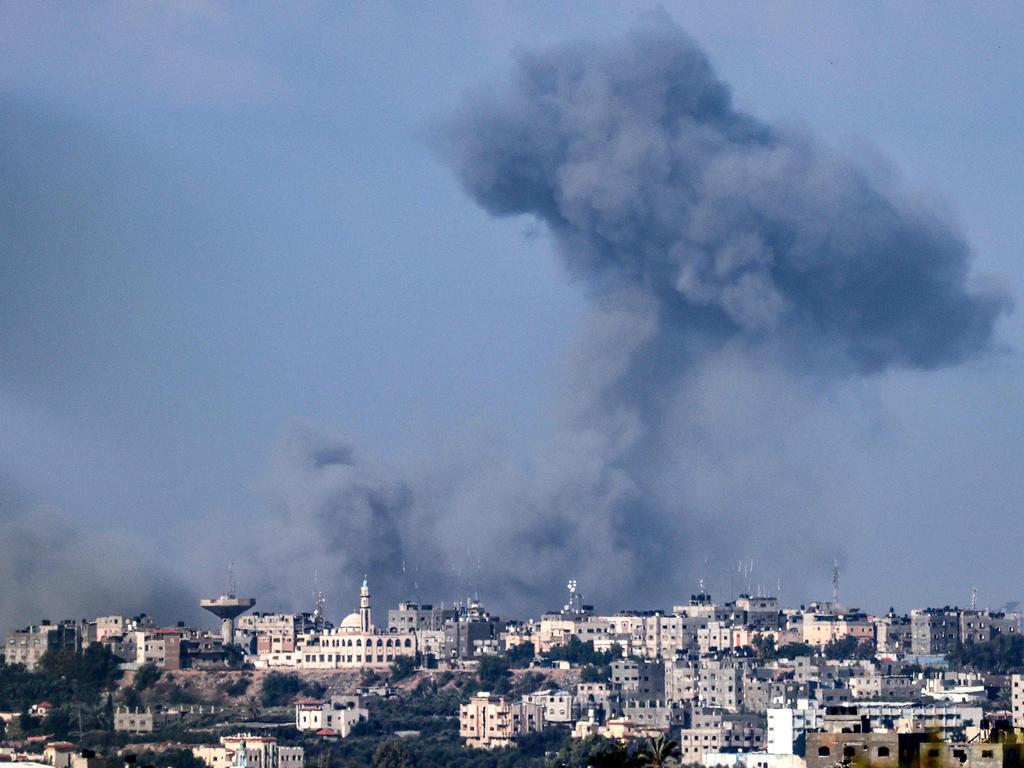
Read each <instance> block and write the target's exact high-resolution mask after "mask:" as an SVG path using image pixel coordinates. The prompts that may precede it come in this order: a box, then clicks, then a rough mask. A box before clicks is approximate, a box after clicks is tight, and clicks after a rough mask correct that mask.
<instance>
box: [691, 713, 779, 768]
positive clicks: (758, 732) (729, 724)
mask: <svg viewBox="0 0 1024 768" xmlns="http://www.w3.org/2000/svg"><path fill="white" fill-rule="evenodd" d="M763 743H764V721H763V717H762V716H760V715H749V714H743V715H741V714H736V713H729V712H722V711H721V710H708V709H695V710H694V711H693V716H692V721H691V724H690V726H689V727H688V728H682V729H680V731H679V749H680V752H681V754H682V760H681V762H682V763H684V764H689V763H699V762H702V761H703V758H704V754H705V753H707V752H727V753H728V752H751V751H753V750H757V749H761V747H762V746H763Z"/></svg>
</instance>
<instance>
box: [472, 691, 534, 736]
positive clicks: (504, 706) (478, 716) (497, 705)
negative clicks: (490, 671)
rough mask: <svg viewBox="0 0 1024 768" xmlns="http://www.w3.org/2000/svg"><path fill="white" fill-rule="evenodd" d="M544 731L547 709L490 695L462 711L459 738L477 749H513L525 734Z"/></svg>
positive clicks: (475, 699) (481, 696) (483, 695)
mask: <svg viewBox="0 0 1024 768" xmlns="http://www.w3.org/2000/svg"><path fill="white" fill-rule="evenodd" d="M542 730H544V707H543V706H542V705H540V704H528V703H525V702H522V701H512V700H511V699H508V698H506V697H505V696H496V695H493V694H490V693H478V694H476V695H475V696H474V697H473V698H472V699H471V700H470V701H469V703H468V704H463V705H461V706H460V707H459V737H460V738H463V739H465V740H466V746H468V747H473V748H476V749H493V748H495V747H510V746H512V745H513V744H515V740H516V739H517V738H518V737H519V736H522V735H523V734H525V733H533V732H535V731H542Z"/></svg>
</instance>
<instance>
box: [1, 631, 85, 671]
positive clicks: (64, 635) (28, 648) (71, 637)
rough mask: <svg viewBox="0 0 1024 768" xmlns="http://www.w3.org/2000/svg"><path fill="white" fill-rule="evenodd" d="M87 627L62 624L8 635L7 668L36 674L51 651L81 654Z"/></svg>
mask: <svg viewBox="0 0 1024 768" xmlns="http://www.w3.org/2000/svg"><path fill="white" fill-rule="evenodd" d="M82 635H83V627H82V625H80V624H79V623H78V622H75V621H61V622H60V623H58V624H51V623H50V622H49V621H43V622H42V623H40V624H35V625H32V626H28V627H25V628H24V629H17V630H13V631H11V632H8V633H7V641H6V642H5V643H4V658H5V660H6V663H7V664H24V665H25V668H26V669H28V670H29V671H30V672H31V671H34V670H35V668H36V666H37V665H38V664H39V660H40V659H41V658H42V657H43V655H44V654H45V653H47V652H48V651H54V652H56V651H62V650H68V651H78V650H81V647H82Z"/></svg>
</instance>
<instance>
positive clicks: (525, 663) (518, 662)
mask: <svg viewBox="0 0 1024 768" xmlns="http://www.w3.org/2000/svg"><path fill="white" fill-rule="evenodd" d="M535 655H536V651H535V649H534V646H533V643H530V642H526V643H519V645H513V646H512V647H511V648H509V649H508V650H507V651H505V656H507V657H508V664H509V666H510V667H512V669H525V668H526V667H529V666H530V662H532V661H533V657H534V656H535Z"/></svg>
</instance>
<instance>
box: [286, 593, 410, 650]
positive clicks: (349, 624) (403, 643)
mask: <svg viewBox="0 0 1024 768" xmlns="http://www.w3.org/2000/svg"><path fill="white" fill-rule="evenodd" d="M417 651H418V645H417V642H416V633H415V632H402V631H398V630H395V631H391V632H388V631H386V630H377V629H376V628H375V627H374V626H373V613H372V611H371V608H370V587H369V585H368V584H367V582H366V579H365V578H364V579H363V586H362V587H361V588H360V589H359V610H358V611H353V612H352V613H350V614H349V615H348V616H346V617H345V618H344V619H342V620H341V623H340V624H339V625H338V626H337V627H335V628H333V629H327V630H322V631H316V630H311V631H309V632H305V633H303V635H302V639H301V641H300V644H299V647H298V649H297V654H296V655H297V657H298V667H299V668H300V669H387V668H388V667H390V666H391V664H393V663H394V661H395V659H397V658H398V657H399V656H412V657H414V658H415V656H416V654H417Z"/></svg>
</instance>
